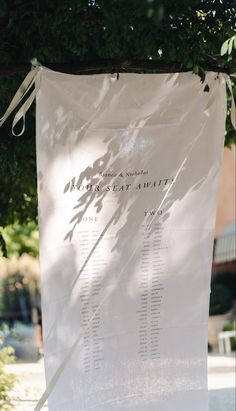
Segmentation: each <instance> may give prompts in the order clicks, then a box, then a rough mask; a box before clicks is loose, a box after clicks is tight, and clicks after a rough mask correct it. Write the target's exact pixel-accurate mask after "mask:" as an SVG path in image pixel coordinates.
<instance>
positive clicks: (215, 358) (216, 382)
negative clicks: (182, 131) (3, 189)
mask: <svg viewBox="0 0 236 411" xmlns="http://www.w3.org/2000/svg"><path fill="white" fill-rule="evenodd" d="M1 235H2V239H3V240H4V241H2V243H1V249H2V251H1V257H0V409H1V410H10V409H14V410H17V411H27V410H33V408H34V405H35V404H36V402H37V400H38V398H39V397H40V395H41V394H42V392H43V390H44V388H45V380H44V368H43V366H44V365H43V347H42V326H41V306H40V269H39V260H38V229H37V226H36V224H35V223H34V222H29V223H28V224H27V225H20V224H19V223H15V224H14V225H10V226H7V227H6V228H5V229H4V230H2V232H1ZM235 236H236V234H235V146H234V147H233V148H231V149H229V148H225V150H224V159H223V164H222V171H221V180H220V188H219V195H218V206H217V217H216V228H215V242H214V250H213V265H212V280H211V283H212V284H211V290H212V291H211V300H210V308H209V332H208V350H209V361H208V366H209V393H210V396H209V401H210V410H211V411H213V410H214V411H233V410H235V394H234V381H235V350H236V331H235V313H236V246H235ZM4 254H5V255H7V258H6V257H4ZM4 407H5V408H4ZM44 409H47V406H46V405H45V407H44Z"/></svg>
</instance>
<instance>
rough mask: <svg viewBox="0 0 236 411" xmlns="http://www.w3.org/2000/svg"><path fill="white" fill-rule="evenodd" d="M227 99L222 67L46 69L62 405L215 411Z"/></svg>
mask: <svg viewBox="0 0 236 411" xmlns="http://www.w3.org/2000/svg"><path fill="white" fill-rule="evenodd" d="M206 84H208V85H209V87H210V91H209V92H204V88H205V85H206ZM225 101H226V97H225V80H224V78H223V76H221V75H219V76H216V74H215V73H211V72H209V73H207V76H206V80H205V83H204V84H202V83H201V82H200V79H199V78H198V77H197V76H195V75H193V74H191V73H175V74H158V75H156V74H120V76H119V79H117V77H116V76H112V75H110V74H105V75H91V76H76V75H68V74H62V73H57V72H53V71H50V70H48V69H46V68H43V69H42V72H41V87H40V91H39V92H38V94H37V115H36V124H37V170H38V194H39V225H40V262H41V272H42V311H43V337H44V349H45V366H46V379H47V384H48V387H49V390H50V391H51V393H50V396H49V410H50V411H88V410H94V411H156V410H157V409H158V411H189V410H191V411H199V410H201V411H207V409H208V405H207V321H208V305H209V292H210V272H211V261H212V250H213V237H214V223H215V211H216V193H217V185H218V177H219V169H220V163H221V157H222V149H223V140H224V124H225V112H226V109H225ZM63 361H64V363H63ZM61 364H63V366H61ZM60 366H61V368H60ZM58 370H59V371H58ZM56 373H57V374H58V375H57V378H55V374H56ZM53 378H54V380H53ZM53 381H54V382H53Z"/></svg>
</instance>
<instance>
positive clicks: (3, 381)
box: [0, 347, 15, 411]
mask: <svg viewBox="0 0 236 411" xmlns="http://www.w3.org/2000/svg"><path fill="white" fill-rule="evenodd" d="M13 361H14V350H13V348H11V347H5V348H1V347H0V409H1V410H2V411H10V410H12V407H13V405H12V402H11V399H10V397H9V392H10V391H11V390H12V389H13V387H14V384H15V376H14V375H13V374H7V373H6V372H5V370H4V366H5V365H6V364H9V363H12V362H13Z"/></svg>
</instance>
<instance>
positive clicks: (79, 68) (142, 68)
mask: <svg viewBox="0 0 236 411" xmlns="http://www.w3.org/2000/svg"><path fill="white" fill-rule="evenodd" d="M43 66H45V67H47V68H49V69H51V70H54V71H59V72H64V73H70V74H99V73H114V72H119V73H126V72H136V73H143V72H155V73H174V72H186V71H191V68H187V67H184V66H183V65H182V64H181V63H179V62H173V63H163V62H161V61H157V60H128V59H127V60H114V59H109V60H96V61H92V60H91V61H79V62H76V63H75V62H74V63H69V62H68V63H44V64H43ZM30 67H31V65H30V63H16V64H14V63H11V64H0V75H4V76H6V75H7V76H8V75H13V74H25V73H27V72H28V71H29V70H30ZM200 67H201V68H202V69H203V70H205V71H214V72H217V73H220V72H221V73H227V74H231V73H233V72H235V71H236V63H235V64H234V65H233V66H232V63H231V68H228V67H224V65H220V64H218V65H217V64H212V63H211V62H204V63H202V64H201V65H200Z"/></svg>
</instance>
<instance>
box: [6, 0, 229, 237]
mask: <svg viewBox="0 0 236 411" xmlns="http://www.w3.org/2000/svg"><path fill="white" fill-rule="evenodd" d="M235 23H236V4H235V3H234V2H232V1H230V0H224V1H222V0H181V1H176V0H169V1H168V2H167V1H165V0H65V1H63V2H58V1H56V0H47V1H46V0H42V1H37V0H14V1H11V2H8V1H6V0H0V34H1V43H0V61H1V63H5V64H14V63H16V64H17V63H18V62H29V61H30V59H31V58H32V57H34V56H36V57H37V58H38V60H39V61H40V62H41V63H42V64H44V65H47V63H53V62H61V63H63V62H65V63H68V64H73V63H75V62H78V61H85V60H89V61H97V60H99V59H114V58H115V59H136V60H146V59H149V58H152V59H153V60H157V61H160V62H163V63H166V64H169V63H172V62H178V63H180V64H181V65H182V66H183V67H185V68H188V69H189V70H193V71H194V72H195V73H198V74H200V75H203V74H204V73H203V70H202V66H204V64H205V63H209V64H213V65H218V66H222V67H224V68H226V69H228V70H230V71H231V72H234V71H235V72H236V62H235V55H236V51H235V47H234V46H235V40H233V41H232V40H231V39H232V36H235V33H234V28H235ZM225 42H227V43H225ZM223 43H224V44H225V46H224V47H223V52H222V55H221V54H220V50H221V46H222V44H223ZM226 47H227V51H226V52H224V51H225V50H226ZM221 51H222V50H221ZM110 69H111V67H109V65H108V66H107V70H108V71H109V70H110ZM21 80H22V76H20V75H14V76H13V75H12V76H6V75H5V76H0V111H1V112H3V111H4V109H6V107H7V105H8V104H9V102H10V99H11V97H12V95H13V94H14V92H15V90H16V89H17V87H18V86H19V84H20V82H21ZM34 127H35V126H34V112H33V110H31V113H29V114H28V115H27V124H26V132H25V134H24V136H23V137H21V138H15V137H13V136H12V135H11V130H10V121H8V122H7V123H6V124H4V126H3V127H2V128H1V129H0V133H1V151H0V181H1V190H0V226H3V227H4V226H6V225H9V224H12V223H13V222H14V221H16V220H17V221H18V222H19V223H25V222H27V221H29V220H34V221H35V220H36V216H37V196H36V167H35V137H34V135H35V130H34ZM227 130H228V133H227V136H226V143H227V144H228V145H230V144H231V143H232V142H234V141H235V138H236V137H235V133H234V132H233V130H232V128H231V125H230V123H227ZM0 241H1V243H2V244H3V243H4V239H3V237H0ZM3 245H4V244H3Z"/></svg>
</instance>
